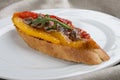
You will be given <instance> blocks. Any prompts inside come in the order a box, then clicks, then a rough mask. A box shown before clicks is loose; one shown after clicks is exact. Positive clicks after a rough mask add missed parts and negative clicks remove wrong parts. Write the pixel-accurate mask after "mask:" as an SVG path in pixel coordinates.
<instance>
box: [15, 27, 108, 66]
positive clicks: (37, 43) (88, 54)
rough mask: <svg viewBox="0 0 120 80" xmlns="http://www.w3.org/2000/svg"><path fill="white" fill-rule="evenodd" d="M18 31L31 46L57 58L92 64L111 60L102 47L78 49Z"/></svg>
mask: <svg viewBox="0 0 120 80" xmlns="http://www.w3.org/2000/svg"><path fill="white" fill-rule="evenodd" d="M17 31H18V33H19V34H20V36H21V37H22V38H23V39H24V41H25V42H26V43H27V44H28V45H29V46H30V47H31V48H33V49H36V50H38V51H40V52H42V53H45V54H48V55H50V56H53V57H56V58H60V59H63V60H67V61H73V62H77V63H85V64H90V65H95V64H100V63H102V62H103V61H106V60H109V56H108V55H107V54H106V53H105V52H104V51H103V50H102V49H101V48H100V47H99V48H96V49H83V48H81V49H76V48H72V47H69V46H64V45H60V44H53V43H50V42H47V41H44V40H41V39H38V38H35V37H32V36H29V35H27V34H25V33H24V32H22V31H20V30H19V29H17Z"/></svg>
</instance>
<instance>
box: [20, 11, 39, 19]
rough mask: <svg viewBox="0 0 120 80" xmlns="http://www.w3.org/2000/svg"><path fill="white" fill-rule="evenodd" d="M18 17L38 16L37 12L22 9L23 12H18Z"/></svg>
mask: <svg viewBox="0 0 120 80" xmlns="http://www.w3.org/2000/svg"><path fill="white" fill-rule="evenodd" d="M19 17H20V18H23V19H24V18H29V17H32V18H34V19H35V18H37V17H38V14H37V13H34V12H30V11H24V12H21V13H19Z"/></svg>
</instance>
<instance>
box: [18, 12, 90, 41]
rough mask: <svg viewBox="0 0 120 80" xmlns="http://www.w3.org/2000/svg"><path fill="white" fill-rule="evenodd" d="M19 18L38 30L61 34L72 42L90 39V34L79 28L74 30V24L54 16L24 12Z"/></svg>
mask: <svg viewBox="0 0 120 80" xmlns="http://www.w3.org/2000/svg"><path fill="white" fill-rule="evenodd" d="M19 17H20V18H22V19H23V21H24V22H25V23H26V24H28V25H30V26H32V27H33V28H36V29H43V30H45V31H46V32H48V33H50V32H61V33H63V34H64V35H65V36H67V37H68V38H69V39H70V40H72V41H78V40H81V39H88V38H90V36H89V34H88V33H86V32H85V31H83V30H82V29H79V28H74V26H73V25H72V22H71V21H69V20H67V19H62V18H59V17H57V16H54V15H48V14H47V15H44V14H36V13H33V12H27V11H25V12H22V13H20V14H19Z"/></svg>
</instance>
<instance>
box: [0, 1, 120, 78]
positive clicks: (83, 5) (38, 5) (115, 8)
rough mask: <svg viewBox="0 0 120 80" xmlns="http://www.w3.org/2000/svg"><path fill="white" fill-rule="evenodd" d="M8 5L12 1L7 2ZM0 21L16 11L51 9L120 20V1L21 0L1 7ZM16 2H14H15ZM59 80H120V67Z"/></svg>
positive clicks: (0, 2)
mask: <svg viewBox="0 0 120 80" xmlns="http://www.w3.org/2000/svg"><path fill="white" fill-rule="evenodd" d="M5 1H6V3H7V5H8V4H9V3H8V2H10V0H5ZM5 1H0V8H3V7H4V8H3V9H2V10H1V11H0V19H2V18H5V17H7V16H10V15H12V14H13V12H15V11H22V10H36V9H51V8H79V9H91V10H97V11H101V12H105V13H108V14H111V15H113V16H116V17H118V18H120V8H119V7H120V0H20V1H17V3H14V4H11V2H10V4H11V5H9V6H6V7H5V6H4V5H1V4H2V2H4V3H5ZM13 2H14V1H13ZM59 80H120V65H116V66H113V67H109V68H106V69H102V70H99V71H95V72H91V73H88V74H85V75H82V76H79V75H78V76H74V77H69V78H64V79H59Z"/></svg>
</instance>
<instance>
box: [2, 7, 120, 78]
mask: <svg viewBox="0 0 120 80" xmlns="http://www.w3.org/2000/svg"><path fill="white" fill-rule="evenodd" d="M35 12H41V13H47V14H55V15H57V16H60V17H63V18H67V19H70V20H71V21H73V24H74V25H75V26H77V27H80V28H83V29H84V30H86V31H87V32H89V33H90V35H91V36H92V38H94V40H95V41H96V42H97V43H98V44H99V45H100V46H101V47H102V48H103V49H104V50H105V51H106V52H107V53H108V55H109V56H110V60H109V61H106V62H104V63H102V64H99V65H93V66H91V65H85V64H77V63H73V62H68V61H64V60H60V59H56V58H53V57H50V56H48V55H45V54H42V53H39V52H38V51H35V50H33V49H31V48H30V47H28V46H27V45H26V43H25V42H24V41H23V40H22V39H21V38H20V37H19V35H18V34H17V32H16V30H15V29H14V26H13V24H12V22H11V18H10V17H9V18H6V19H3V20H0V23H1V25H0V77H3V78H11V79H58V78H65V77H70V76H75V75H82V74H86V73H89V72H92V71H96V70H100V69H103V68H105V67H108V66H112V65H114V64H116V63H118V62H119V61H120V31H119V30H120V20H119V19H118V18H115V17H113V16H110V15H108V14H104V13H101V12H97V11H91V10H80V9H49V10H37V11H35Z"/></svg>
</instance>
